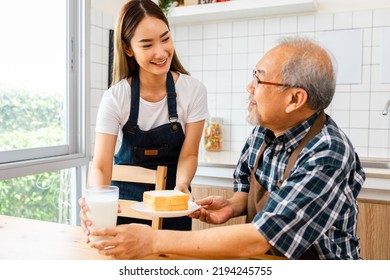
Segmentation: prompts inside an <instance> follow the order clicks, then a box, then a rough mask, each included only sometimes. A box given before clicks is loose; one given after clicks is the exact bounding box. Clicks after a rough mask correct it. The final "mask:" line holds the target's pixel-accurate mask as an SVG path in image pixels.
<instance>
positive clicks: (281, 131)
mask: <svg viewBox="0 0 390 280" xmlns="http://www.w3.org/2000/svg"><path fill="white" fill-rule="evenodd" d="M335 84H336V82H335V71H334V69H333V64H332V60H331V58H330V56H329V54H328V53H327V52H326V51H325V50H324V49H323V48H322V47H320V46H319V45H318V44H317V43H314V42H312V41H311V40H308V39H302V38H286V39H284V40H282V41H281V42H280V43H279V44H278V45H277V46H276V47H274V48H273V49H271V50H270V51H269V52H267V53H266V54H265V55H264V57H263V58H262V59H261V60H260V61H259V62H258V63H257V64H256V68H255V70H254V71H253V82H251V83H250V84H249V85H248V87H247V90H248V92H249V93H250V98H249V106H248V111H249V114H248V120H249V122H250V123H252V124H255V125H256V127H255V128H254V130H253V131H252V133H251V134H250V136H249V138H248V140H247V142H246V144H245V146H244V148H243V150H242V154H241V157H240V159H239V162H238V164H237V168H236V171H235V173H234V190H235V193H234V195H233V196H232V197H231V198H229V199H223V198H222V197H207V198H204V199H201V200H198V201H196V202H197V203H198V204H199V205H202V208H201V209H200V210H199V211H197V212H195V213H193V214H191V216H192V217H193V218H199V219H200V220H202V221H205V222H208V223H213V224H221V223H224V222H226V221H227V220H229V219H230V218H232V217H236V216H239V215H245V214H246V215H247V218H248V223H246V224H239V225H232V226H221V227H216V228H211V229H206V230H200V231H192V232H179V231H168V230H160V231H158V230H153V229H151V228H150V227H149V226H145V225H138V224H131V225H122V226H118V227H116V228H110V229H102V230H98V231H96V232H93V234H95V235H112V236H114V238H113V239H111V240H106V241H100V242H96V243H92V245H91V246H92V247H95V248H97V249H98V250H99V253H101V254H105V255H111V256H113V257H114V258H119V259H127V258H142V257H144V256H146V255H149V254H156V253H171V254H184V255H188V256H193V257H197V258H232V257H247V256H251V255H256V254H263V253H266V252H269V251H272V252H274V253H276V254H281V255H284V256H285V257H287V258H289V259H359V258H360V256H359V250H360V247H359V238H358V237H357V235H356V225H357V214H358V207H357V202H356V198H357V196H358V194H359V191H360V189H361V187H362V184H363V182H364V180H365V174H364V172H363V170H362V168H361V165H360V161H359V158H358V156H357V154H356V153H355V151H354V148H353V146H352V144H351V142H350V141H349V140H348V138H347V136H346V135H345V134H344V133H343V132H342V131H341V130H340V128H339V127H338V126H337V125H336V123H335V122H334V121H333V120H332V119H331V118H330V117H329V116H327V115H325V113H324V109H325V108H326V107H327V106H328V105H329V104H330V102H331V101H332V98H333V95H334V91H335ZM108 246H110V247H108ZM111 246H112V247H111ZM104 248H106V249H104ZM107 248H109V249H107Z"/></svg>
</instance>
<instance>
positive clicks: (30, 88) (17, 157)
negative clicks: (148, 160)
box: [0, 0, 89, 221]
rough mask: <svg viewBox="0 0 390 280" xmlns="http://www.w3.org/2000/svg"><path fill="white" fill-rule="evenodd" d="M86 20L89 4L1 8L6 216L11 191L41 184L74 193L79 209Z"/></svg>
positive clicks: (0, 181)
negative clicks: (78, 188) (65, 187)
mask: <svg viewBox="0 0 390 280" xmlns="http://www.w3.org/2000/svg"><path fill="white" fill-rule="evenodd" d="M87 12H88V13H89V1H77V0H56V1H52V0H36V1H30V0H20V1H2V2H0V34H2V43H1V45H0V61H1V63H0V214H3V213H7V214H9V213H8V212H7V211H6V210H4V207H3V206H4V205H6V203H9V201H8V200H7V201H5V200H6V199H9V198H10V197H11V196H8V197H7V194H10V193H11V191H12V193H13V194H14V195H13V197H14V198H17V197H19V198H20V197H24V195H26V192H32V191H34V188H35V190H38V191H39V190H42V189H43V188H42V187H39V186H42V184H51V186H50V187H49V186H48V187H47V189H50V188H52V192H51V193H50V195H51V196H52V197H54V196H56V195H57V196H58V195H59V194H60V193H61V191H59V190H57V191H56V190H55V188H62V189H64V186H65V185H66V186H67V188H69V186H72V192H73V195H72V196H69V197H68V196H67V197H66V199H67V200H68V201H67V202H65V204H66V203H68V202H70V200H72V199H73V202H72V205H73V207H74V201H75V198H76V196H78V195H79V192H80V191H79V190H76V188H75V186H80V184H81V183H82V182H83V178H81V177H82V172H81V167H82V166H85V165H86V163H87V162H88V154H89V153H88V152H87V151H88V149H87V143H88V140H89V138H88V137H87V134H86V133H85V131H86V127H87V121H86V118H85V116H86V115H87V113H88V112H86V108H87V106H86V105H87V104H88V102H87V101H88V100H87V98H85V97H86V96H87V89H86V86H85V85H86V79H85V77H86V75H85V73H86V65H88V62H89V61H88V59H86V56H85V55H84V54H85V52H86V46H87V44H86V43H85V41H86V40H85V38H86V34H87V33H88V32H87V28H88V26H87V25H85V22H86V20H85V15H86V14H87ZM64 180H67V181H66V182H65V181H64ZM23 184H24V186H23ZM12 188H15V189H13V190H12ZM17 189H19V191H20V195H18V194H17V192H18V190H17ZM23 192H24V193H23ZM30 198H31V197H30ZM30 198H29V199H30ZM39 199H41V198H39ZM48 199H50V198H48ZM55 199H57V198H55ZM61 203H62V202H61ZM26 207H28V206H27V205H26ZM8 209H10V208H8ZM41 210H42V209H40V210H37V212H39V211H41ZM65 212H66V211H65ZM22 216H25V215H22ZM51 220H52V219H51ZM60 220H62V218H60V219H59V221H60Z"/></svg>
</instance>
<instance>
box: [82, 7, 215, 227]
mask: <svg viewBox="0 0 390 280" xmlns="http://www.w3.org/2000/svg"><path fill="white" fill-rule="evenodd" d="M207 108H208V106H207V92H206V88H205V86H204V85H203V84H202V83H200V82H199V81H198V80H196V79H194V78H192V77H191V76H189V73H188V72H187V71H186V70H185V69H184V67H183V66H182V65H181V63H180V61H179V59H178V58H177V56H176V53H175V48H174V44H173V39H172V36H171V33H170V29H169V25H168V20H167V18H166V17H165V15H164V13H163V12H162V10H161V9H160V8H159V7H158V5H156V4H155V3H154V2H153V1H151V0H131V1H129V2H127V3H126V4H125V5H124V6H123V7H122V9H121V11H120V13H119V17H118V19H117V24H116V29H115V46H114V65H113V82H112V86H111V87H110V88H109V89H108V90H107V91H106V92H105V94H104V96H103V99H102V101H101V104H100V107H99V111H98V116H97V122H96V142H95V151H94V157H93V162H92V166H91V170H90V171H89V177H88V184H89V185H110V184H113V185H117V186H119V188H120V198H122V199H132V200H138V201H142V195H143V192H144V191H147V190H149V188H148V187H147V186H145V185H139V184H138V185H134V184H132V185H130V184H129V183H122V182H111V171H112V165H113V158H114V164H122V165H138V166H143V167H148V168H154V169H155V168H156V167H157V165H165V166H168V176H167V186H166V187H167V189H176V190H180V191H182V192H185V193H190V184H191V180H192V178H193V176H194V174H195V171H196V168H197V162H198V148H199V143H200V139H201V136H202V131H203V126H204V121H205V119H206V118H207V117H208V109H207ZM117 139H119V140H120V149H119V151H118V152H117V153H116V154H115V147H116V143H117ZM114 154H115V155H114ZM80 204H81V205H82V206H83V202H80ZM82 211H83V210H82ZM81 219H82V224H83V226H84V228H86V227H85V225H88V223H89V221H87V219H86V217H85V215H84V213H83V212H82V213H81ZM129 222H134V221H133V220H128V219H125V220H123V219H122V218H120V219H119V220H118V223H119V224H121V223H129ZM137 222H140V221H137ZM163 228H169V229H179V230H190V229H191V219H190V218H188V217H180V218H170V219H164V222H163Z"/></svg>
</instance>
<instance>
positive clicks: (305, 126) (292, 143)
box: [264, 112, 320, 151]
mask: <svg viewBox="0 0 390 280" xmlns="http://www.w3.org/2000/svg"><path fill="white" fill-rule="evenodd" d="M319 114H320V112H315V113H314V114H313V115H311V116H310V117H309V118H308V119H306V120H305V121H303V122H302V123H300V124H298V125H297V126H294V127H292V128H290V129H289V130H286V131H285V132H284V133H283V134H282V135H280V136H279V137H275V134H274V133H273V132H272V131H271V130H268V129H267V130H265V131H264V141H265V143H266V144H267V145H269V144H271V143H274V144H283V145H284V148H285V149H291V150H292V151H293V150H295V148H296V147H297V146H298V145H299V143H300V142H301V140H302V139H303V137H305V135H306V134H307V132H308V131H309V129H310V127H311V126H312V125H313V123H314V121H315V120H316V118H317V117H318V115H319Z"/></svg>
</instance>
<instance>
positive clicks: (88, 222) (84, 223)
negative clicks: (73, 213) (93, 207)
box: [79, 197, 92, 243]
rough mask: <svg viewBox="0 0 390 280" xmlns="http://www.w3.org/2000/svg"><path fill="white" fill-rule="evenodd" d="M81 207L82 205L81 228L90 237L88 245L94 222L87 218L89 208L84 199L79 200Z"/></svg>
mask: <svg viewBox="0 0 390 280" xmlns="http://www.w3.org/2000/svg"><path fill="white" fill-rule="evenodd" d="M79 205H80V221H81V228H82V229H83V231H84V233H85V234H86V235H87V236H88V240H87V243H88V242H89V235H90V234H91V232H90V231H89V227H90V226H92V221H91V220H89V219H88V216H87V211H88V206H87V204H86V203H85V198H84V197H80V198H79Z"/></svg>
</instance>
